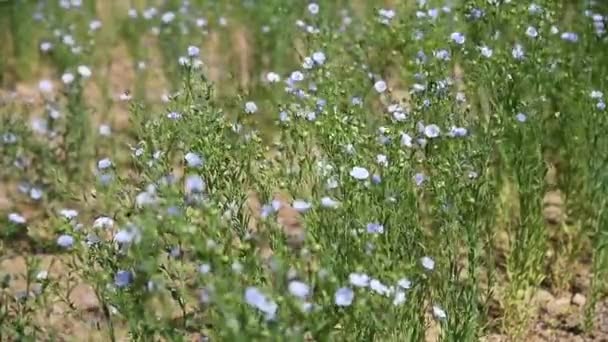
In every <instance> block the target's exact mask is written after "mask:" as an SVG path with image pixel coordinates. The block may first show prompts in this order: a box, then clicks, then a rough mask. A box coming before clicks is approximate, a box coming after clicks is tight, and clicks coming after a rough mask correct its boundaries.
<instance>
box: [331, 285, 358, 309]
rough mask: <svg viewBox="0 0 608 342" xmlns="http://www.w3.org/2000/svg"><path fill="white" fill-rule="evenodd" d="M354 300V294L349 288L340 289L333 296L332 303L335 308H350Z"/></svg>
mask: <svg viewBox="0 0 608 342" xmlns="http://www.w3.org/2000/svg"><path fill="white" fill-rule="evenodd" d="M354 299H355V292H353V290H352V289H351V288H349V287H341V288H339V289H338V290H337V291H336V293H335V294H334V303H335V304H336V305H337V306H343V307H345V306H350V305H351V304H352V303H353V300H354Z"/></svg>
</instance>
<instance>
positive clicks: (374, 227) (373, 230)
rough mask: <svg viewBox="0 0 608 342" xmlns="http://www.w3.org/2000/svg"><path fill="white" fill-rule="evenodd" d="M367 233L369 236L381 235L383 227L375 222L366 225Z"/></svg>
mask: <svg viewBox="0 0 608 342" xmlns="http://www.w3.org/2000/svg"><path fill="white" fill-rule="evenodd" d="M367 232H368V233H370V234H382V233H384V226H383V225H381V224H380V223H376V222H371V223H368V224H367Z"/></svg>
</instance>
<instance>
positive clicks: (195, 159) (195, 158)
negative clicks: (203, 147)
mask: <svg viewBox="0 0 608 342" xmlns="http://www.w3.org/2000/svg"><path fill="white" fill-rule="evenodd" d="M184 159H185V160H186V164H187V165H188V167H200V166H203V158H201V156H200V155H198V154H197V153H194V152H188V153H186V155H185V156H184Z"/></svg>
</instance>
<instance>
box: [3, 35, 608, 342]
mask: <svg viewBox="0 0 608 342" xmlns="http://www.w3.org/2000/svg"><path fill="white" fill-rule="evenodd" d="M232 39H233V40H234V42H235V44H238V45H242V48H241V50H242V51H250V49H249V46H248V43H247V37H246V36H245V31H244V30H241V32H240V33H239V31H237V32H236V33H235V35H234V36H233V38H232ZM217 40H218V37H215V36H213V35H211V37H210V39H209V40H208V42H209V43H208V44H209V46H206V47H204V49H205V50H206V51H214V49H213V45H214V44H215V45H217V44H218V41H217ZM150 45H151V46H153V45H154V44H153V42H150ZM151 55H152V56H155V55H156V56H158V54H154V53H152V54H151ZM112 56H114V58H113V60H112V63H111V64H110V65H109V66H108V67H107V70H104V71H101V72H102V73H107V75H108V78H109V86H110V87H111V89H110V92H111V93H112V94H119V93H121V92H123V91H124V90H126V89H130V87H132V86H133V82H134V79H135V75H134V72H133V68H132V62H131V61H130V60H129V58H128V55H127V52H126V49H125V47H124V46H121V45H119V46H117V47H115V48H114V51H113V52H112ZM242 56H244V55H242ZM223 60H224V59H222V58H221V57H220V56H218V55H217V54H216V55H213V54H212V55H210V56H208V58H207V61H206V62H207V63H208V65H209V70H210V78H211V79H212V80H216V81H221V80H220V76H219V75H220V74H221V73H219V72H217V71H218V70H222V69H224V68H226V67H227V66H225V65H221V63H222V61H223ZM160 63H161V61H160V60H159V59H158V58H154V57H152V59H151V60H150V61H149V63H148V66H149V68H150V69H151V70H156V71H153V72H152V75H151V76H149V77H148V79H149V82H151V83H150V85H149V89H152V94H151V96H152V97H155V98H156V99H159V98H160V96H161V94H162V93H163V92H164V91H165V89H166V88H165V84H166V82H165V81H164V79H163V75H162V72H158V70H161V68H160V67H159V66H160ZM250 64H251V63H250V61H249V60H248V59H247V57H241V59H240V63H239V66H238V67H239V68H240V69H241V75H243V77H242V78H241V79H240V82H241V83H242V85H243V86H246V85H247V84H248V83H249V79H248V76H247V75H249V73H248V72H247V70H246V69H248V68H250ZM86 93H87V98H88V99H89V100H90V101H91V105H92V106H95V102H96V100H95V99H98V98H99V97H100V96H101V95H100V94H101V91H100V89H98V88H97V86H96V85H95V83H94V82H90V86H89V87H88V88H87V89H86ZM0 96H1V97H2V98H3V100H4V101H7V99H9V98H10V101H22V102H27V103H28V107H29V108H35V107H36V106H37V104H38V105H40V103H41V102H40V98H39V97H38V92H37V82H31V83H23V84H19V85H17V87H16V88H15V89H14V90H12V91H2V92H1V93H0ZM1 102H2V100H1V99H0V103H1ZM110 111H111V115H110V117H111V122H112V124H113V126H114V128H115V129H117V130H120V129H122V128H126V127H127V126H128V122H129V118H128V115H129V114H128V111H127V110H126V106H124V105H121V104H116V105H113V106H112V107H111V108H110ZM93 121H96V120H93ZM97 121H98V122H99V118H98V119H97ZM11 191H13V189H12V186H11V184H0V212H6V211H7V210H9V209H10V208H11V207H12V204H13V203H12V202H11V200H10V197H11V196H10V192H11ZM277 198H279V199H281V200H283V201H284V202H285V203H287V202H288V200H287V196H286V195H284V194H281V195H277ZM259 207H260V203H259V201H257V199H256V197H255V195H252V196H251V200H250V203H249V210H251V211H252V212H254V213H255V212H258V210H257V209H259ZM19 209H20V210H22V212H24V213H25V216H26V217H27V216H30V215H31V216H33V215H35V212H36V210H37V209H36V208H28V207H23V208H19ZM279 221H280V223H281V224H282V226H283V227H284V229H285V232H286V233H287V234H288V236H291V237H294V241H297V239H298V236H299V235H300V234H302V233H303V231H302V230H303V227H301V225H300V223H299V219H298V214H297V212H296V211H295V210H293V209H291V208H290V207H289V206H284V209H282V210H281V212H280V213H279ZM0 229H1V228H0ZM250 229H256V224H255V217H254V218H253V219H252V222H251V224H250ZM7 247H8V246H6V243H5V244H4V247H3V248H4V251H3V256H2V257H1V258H0V273H8V274H11V275H12V276H14V278H15V280H14V281H12V282H11V285H10V290H11V291H13V292H14V293H17V292H19V291H23V290H24V289H25V281H24V279H23V278H22V275H23V274H24V273H25V271H26V262H25V257H24V255H19V254H16V252H17V251H19V248H14V247H15V246H14V245H13V246H12V247H13V248H7ZM259 252H260V254H261V256H262V257H268V256H269V255H271V254H272V251H271V250H270V249H269V247H268V246H266V245H264V244H261V245H260V251H259ZM36 256H37V257H38V258H39V259H40V260H41V261H42V268H43V269H48V271H49V277H50V278H51V279H57V278H60V277H65V275H66V274H68V268H67V266H66V260H67V256H66V255H50V254H38V255H36ZM588 269H589V265H582V266H580V268H579V269H578V271H577V274H576V277H575V279H574V283H573V285H572V286H571V289H572V290H573V291H574V292H565V293H561V294H559V295H554V294H552V293H550V292H548V291H547V290H546V289H542V288H539V289H537V291H536V293H535V295H534V297H533V301H532V303H530V304H531V305H533V306H534V307H535V308H536V310H535V311H536V314H535V316H534V317H533V320H532V323H531V326H530V327H529V328H528V329H524V330H525V331H528V333H527V334H526V335H525V337H524V338H523V340H524V341H608V301H602V302H600V303H599V304H598V310H597V316H596V318H595V328H594V330H593V331H592V332H591V333H585V332H584V331H583V328H582V309H583V306H584V304H585V301H586V298H585V296H584V294H585V293H587V290H588V288H589V279H590V276H589V271H588ZM68 298H69V300H70V301H71V302H73V304H74V307H75V310H72V309H70V308H68V307H67V305H66V304H63V303H56V304H53V305H50V306H49V307H48V310H47V311H43V312H39V314H38V319H39V322H40V324H42V325H43V326H47V327H49V328H51V329H52V330H55V331H59V332H61V334H60V336H59V337H60V339H62V340H91V341H105V340H108V336H107V334H106V331H105V330H104V329H103V328H104V327H105V326H106V324H105V323H104V318H103V315H102V314H101V310H100V307H99V302H98V300H97V298H96V296H95V294H94V292H93V290H92V288H91V287H90V286H89V285H87V284H85V283H82V282H81V283H79V284H77V285H76V286H75V287H74V288H73V289H71V290H70V291H69V294H68ZM99 328H102V329H101V330H98V329H99ZM436 329H437V327H435V328H434V329H433V328H432V329H430V330H429V333H428V334H427V340H428V341H434V340H436V338H437V330H436ZM117 337H118V339H119V340H128V336H127V335H126V330H125V329H124V328H122V327H120V326H118V327H117ZM189 338H191V340H193V341H196V340H199V339H200V335H192V336H189ZM482 340H483V341H486V342H499V341H505V342H506V341H513V340H512V339H509V338H508V337H507V336H504V335H501V334H499V333H495V334H491V335H489V336H487V337H485V338H483V339H482Z"/></svg>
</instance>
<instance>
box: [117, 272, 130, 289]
mask: <svg viewBox="0 0 608 342" xmlns="http://www.w3.org/2000/svg"><path fill="white" fill-rule="evenodd" d="M132 282H133V273H131V272H130V271H125V270H120V271H118V272H116V274H115V275H114V285H116V286H117V287H120V288H122V287H127V286H129V285H130V284H131V283H132Z"/></svg>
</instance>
